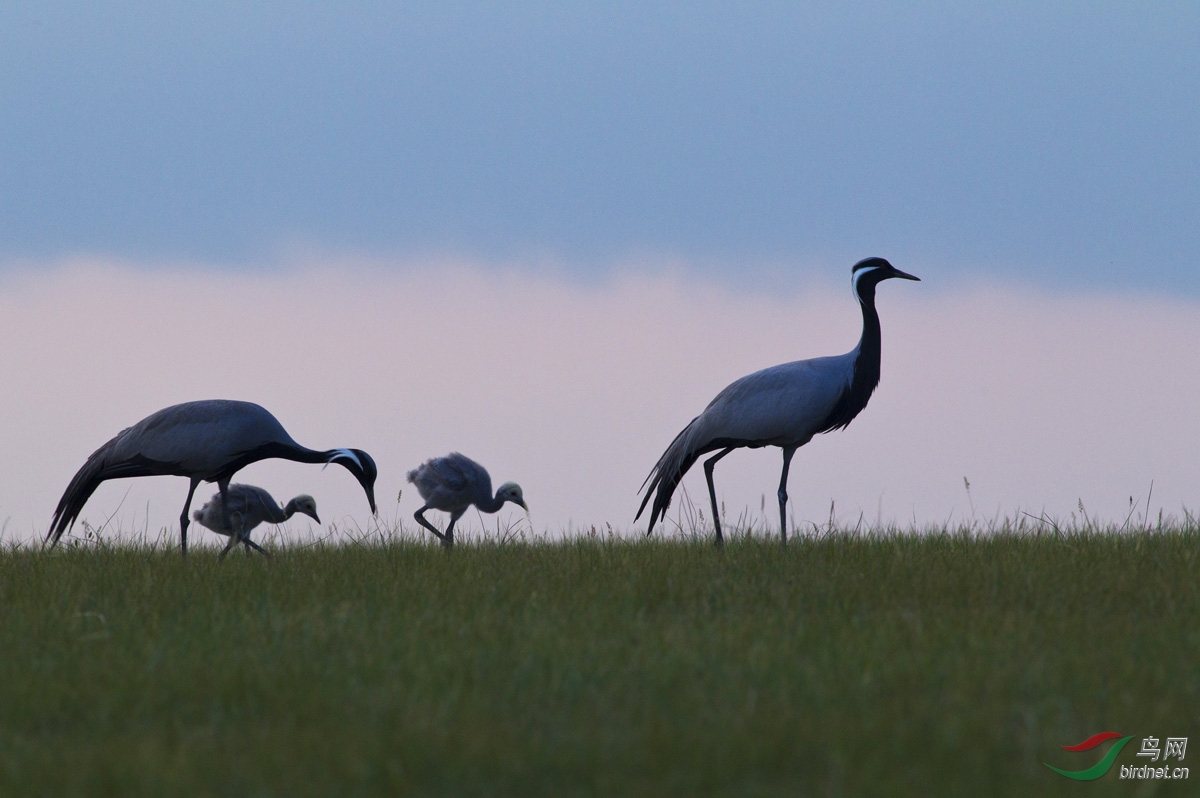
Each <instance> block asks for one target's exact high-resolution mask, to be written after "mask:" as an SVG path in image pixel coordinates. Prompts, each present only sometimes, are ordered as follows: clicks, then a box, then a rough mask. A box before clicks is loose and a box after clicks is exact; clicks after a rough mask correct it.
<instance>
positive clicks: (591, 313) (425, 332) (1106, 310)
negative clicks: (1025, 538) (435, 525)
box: [0, 257, 1200, 542]
mask: <svg viewBox="0 0 1200 798" xmlns="http://www.w3.org/2000/svg"><path fill="white" fill-rule="evenodd" d="M404 265H405V266H407V268H402V269H396V268H394V264H388V263H383V262H369V261H362V260H355V259H337V258H334V257H322V258H314V259H312V260H309V261H305V262H302V263H299V264H297V265H296V266H294V267H292V268H289V269H285V270H275V271H263V272H260V273H253V274H243V275H239V274H234V273H231V272H215V271H211V270H187V269H185V268H183V267H181V268H178V269H174V270H162V269H153V270H152V269H148V268H139V267H138V265H136V264H126V263H116V262H107V261H102V260H89V259H84V258H80V259H75V260H70V261H64V262H56V263H53V264H44V265H42V266H41V267H34V266H28V265H26V266H22V267H19V268H15V269H10V270H8V271H6V272H0V274H2V275H3V276H0V335H2V336H3V340H4V341H5V345H4V346H3V347H0V381H2V384H3V386H4V387H3V392H2V393H0V403H2V410H3V415H4V419H5V424H4V437H3V441H4V450H3V452H2V453H0V523H3V524H4V539H5V540H9V541H13V540H30V539H36V538H40V537H42V536H43V535H44V534H45V531H46V527H47V524H48V523H49V520H50V516H51V513H52V511H53V508H54V505H55V503H56V502H57V500H58V498H59V496H60V494H61V492H62V490H63V489H64V488H65V487H66V484H67V482H68V481H69V480H70V478H71V476H72V475H73V474H74V472H75V471H76V469H78V468H79V466H80V465H82V463H83V462H84V460H85V459H86V458H87V456H88V454H90V453H91V452H92V450H93V449H95V448H96V447H97V446H99V445H100V444H102V443H104V442H105V441H106V440H108V439H109V438H110V437H112V436H113V435H114V434H115V433H116V432H118V431H119V430H120V429H122V428H123V427H126V426H128V425H130V424H132V423H134V422H136V421H138V420H139V419H141V418H143V417H144V416H146V415H148V414H149V413H151V412H153V411H155V410H157V409H159V408H161V407H164V406H166V405H169V404H174V403H176V402H182V401H187V400H192V399H202V398H219V397H220V398H237V399H246V400H251V401H255V402H259V403H260V404H262V405H264V406H265V407H267V408H268V409H269V410H271V411H272V412H273V413H274V414H275V415H276V416H277V417H278V418H279V419H280V421H282V422H283V424H284V426H285V427H287V429H288V430H289V431H290V432H291V433H292V435H293V436H294V437H295V438H296V439H297V440H298V441H300V442H301V443H303V444H305V445H308V446H311V447H314V448H330V447H334V446H354V447H360V448H363V449H366V450H367V451H369V452H370V453H371V454H372V455H373V456H374V457H375V459H376V461H377V463H378V465H379V470H380V477H379V482H378V484H377V486H376V494H377V497H378V499H379V505H380V511H381V517H382V518H383V519H384V520H385V521H387V522H389V523H390V521H391V520H393V519H395V518H396V517H397V514H399V518H401V519H402V520H403V521H404V524H405V528H406V529H408V530H414V529H415V525H414V524H413V522H412V512H413V511H414V510H415V509H416V508H417V507H418V506H419V502H418V499H417V496H416V493H415V491H414V490H412V486H410V485H407V484H406V483H405V482H404V475H405V473H406V471H407V470H408V469H410V468H412V467H414V466H416V465H417V464H418V463H420V462H421V461H422V460H424V459H425V458H427V457H430V456H434V455H439V454H445V453H446V452H449V451H451V450H459V451H462V452H464V453H465V454H467V455H469V456H471V457H473V458H475V459H477V460H479V461H480V462H482V463H483V464H484V465H486V466H487V467H488V469H489V470H490V471H491V474H492V478H493V482H494V483H496V484H498V483H499V482H501V481H505V480H514V481H517V482H520V483H521V485H522V487H523V488H524V490H525V496H526V499H527V500H528V501H529V504H530V508H531V511H532V523H533V528H534V530H536V531H538V532H548V533H549V534H550V535H552V536H555V535H558V534H560V533H562V532H570V531H579V530H581V529H583V530H586V529H587V528H588V527H590V526H591V525H593V524H595V525H598V526H603V525H604V524H605V523H606V522H607V523H611V524H612V526H613V527H614V528H615V529H616V530H617V532H618V533H621V534H626V533H629V531H630V529H631V528H633V527H632V526H631V525H632V522H633V515H634V512H635V511H636V509H637V504H638V494H637V491H638V488H639V486H640V485H641V484H642V480H643V479H644V478H645V476H646V474H647V473H648V471H649V470H650V467H651V466H652V465H653V464H654V462H655V460H656V459H657V457H658V455H659V454H660V452H661V451H662V449H663V448H664V447H665V446H666V445H667V444H668V443H669V442H670V441H671V439H672V437H674V435H675V434H676V432H678V431H679V430H680V429H681V428H682V427H683V426H684V425H685V424H686V423H687V422H688V421H689V420H690V419H691V418H692V417H693V416H694V415H695V414H697V413H698V412H699V411H700V410H702V409H703V407H704V406H705V404H706V403H707V402H708V401H709V399H711V398H712V396H713V395H715V394H716V392H717V391H718V390H720V389H721V388H722V387H723V386H724V385H726V384H727V383H728V382H729V381H731V380H732V379H735V378H736V377H738V376H741V375H742V374H746V373H748V372H750V371H753V370H756V369H759V368H762V367H765V366H769V365H772V364H775V363H779V362H784V361H787V360H795V359H801V358H806V357H814V356H820V355H828V354H839V353H842V352H845V351H847V350H849V349H850V348H852V347H853V346H854V344H855V342H856V341H857V338H858V334H859V329H860V317H859V314H858V309H857V307H856V306H855V303H854V300H853V298H852V296H851V294H850V291H849V289H848V284H849V264H846V265H845V268H844V269H843V268H842V267H840V266H839V267H838V274H839V275H841V274H842V272H844V279H838V280H836V281H835V280H834V279H831V280H829V281H828V282H827V283H825V284H823V285H820V286H811V285H797V286H795V288H794V290H792V291H790V292H786V293H780V292H775V293H771V294H763V293H754V292H752V291H744V292H740V293H735V292H732V291H730V290H728V289H726V288H723V287H721V286H720V285H718V284H716V283H712V284H704V283H696V282H685V281H684V279H683V277H682V272H679V273H678V274H677V275H676V276H657V277H646V276H638V274H637V270H636V269H632V268H631V269H628V270H626V271H625V272H624V276H618V277H614V278H612V279H611V280H608V281H606V282H600V283H597V284H590V285H579V284H577V283H573V282H571V281H568V280H565V279H559V278H557V277H555V276H554V275H553V274H552V273H550V274H547V273H542V272H539V273H533V274H531V273H529V272H523V271H520V270H517V269H504V268H496V267H488V266H486V265H485V264H473V263H470V262H464V261H454V260H449V259H448V260H445V261H442V262H429V263H420V264H412V263H409V264H404ZM896 265H897V266H898V267H900V268H902V269H905V270H909V271H912V272H913V273H915V274H917V275H920V274H921V269H920V265H919V264H909V263H897V264H896ZM643 271H644V272H649V271H653V272H654V273H656V274H660V275H661V274H662V273H663V272H662V270H661V269H657V268H656V269H653V270H650V269H646V270H643ZM878 305H879V311H880V316H881V318H882V324H883V378H882V381H881V383H880V386H879V389H878V390H877V391H876V393H875V396H874V398H873V399H872V401H871V404H870V405H869V406H868V407H867V409H866V410H865V411H864V412H863V414H862V415H861V416H860V417H859V418H858V419H856V420H855V421H854V423H853V424H851V426H850V427H849V428H848V429H846V430H844V431H841V432H835V433H832V434H829V435H822V436H818V438H816V439H815V440H813V441H812V442H811V443H810V444H809V445H807V446H806V447H804V448H803V449H801V450H800V451H799V452H798V453H797V455H796V458H795V460H794V461H793V464H792V470H791V480H790V483H789V492H790V495H791V499H792V502H791V504H790V507H791V512H792V515H793V521H794V523H795V524H797V525H799V526H801V527H804V526H808V527H810V528H811V524H812V523H813V522H815V523H818V524H824V523H825V521H826V520H827V518H828V517H829V512H830V504H831V502H832V503H833V506H834V508H835V513H836V517H837V519H838V520H839V521H840V522H841V523H843V524H847V525H850V526H853V525H854V524H855V523H857V521H858V519H859V518H860V516H861V517H862V518H863V519H865V522H866V523H868V524H874V523H876V522H883V523H896V524H899V525H900V526H902V527H905V528H908V527H912V526H914V525H916V526H917V527H924V526H926V525H930V524H936V525H940V524H942V523H944V522H946V521H947V520H950V521H951V522H956V521H961V520H963V519H970V518H971V517H972V514H974V516H975V518H976V519H977V520H979V521H986V520H987V519H991V518H994V517H996V516H1000V517H1003V516H1009V517H1013V516H1016V515H1017V514H1018V513H1020V512H1022V511H1025V512H1029V513H1032V514H1033V515H1040V514H1041V513H1043V512H1045V513H1046V514H1047V516H1048V517H1051V518H1056V519H1059V520H1068V521H1069V519H1070V515H1071V513H1072V512H1076V513H1077V512H1078V503H1079V502H1082V503H1083V506H1084V507H1085V508H1086V511H1087V513H1088V514H1089V515H1091V516H1096V517H1099V518H1101V519H1104V520H1107V521H1116V522H1117V523H1118V524H1119V523H1120V522H1121V521H1123V520H1124V518H1125V516H1126V514H1127V513H1128V511H1129V506H1130V505H1129V502H1130V497H1131V496H1132V497H1133V499H1134V501H1135V502H1138V511H1137V517H1140V516H1141V513H1142V511H1143V508H1144V505H1145V501H1146V497H1147V494H1148V492H1149V491H1150V487H1151V483H1153V496H1152V497H1151V502H1150V510H1151V514H1152V515H1156V514H1157V513H1158V511H1159V509H1162V510H1163V511H1164V513H1166V514H1167V515H1174V516H1177V517H1179V516H1182V512H1183V508H1184V507H1186V508H1188V510H1189V511H1191V510H1193V509H1194V508H1195V507H1196V506H1197V491H1198V490H1200V462H1198V460H1200V458H1197V452H1198V451H1200V407H1198V403H1197V401H1196V398H1197V396H1200V365H1197V361H1196V358H1195V354H1194V348H1195V342H1196V341H1197V340H1200V305H1197V304H1196V303H1194V302H1180V301H1173V300H1170V299H1166V298H1160V297H1151V296H1118V295H1111V296H1105V295H1098V294H1082V295H1074V296H1071V295H1047V294H1042V293H1037V292H1034V291H1033V290H1032V289H1028V288H1024V287H1020V286H1005V285H995V284H984V283H978V284H975V285H957V286H955V287H951V288H945V287H939V286H937V285H935V284H932V283H929V282H923V283H907V282H905V283H901V282H900V281H896V282H894V283H885V284H884V285H883V286H881V288H880V291H879V302H878ZM779 467H780V455H779V452H778V450H776V449H763V450H757V451H742V452H737V453H734V454H733V455H730V456H729V457H727V458H725V459H724V460H723V461H722V462H721V464H720V465H719V466H718V467H717V470H716V478H717V487H718V492H719V496H720V498H721V499H722V500H723V502H724V504H725V507H726V514H727V517H728V518H729V519H730V520H736V519H737V518H738V517H739V516H741V515H742V514H743V513H748V514H749V516H750V517H752V518H754V519H755V520H757V521H762V520H764V514H763V513H762V512H761V507H762V505H763V502H764V498H763V497H764V495H765V497H766V499H765V503H766V513H765V520H766V521H767V522H768V523H769V524H770V526H771V528H772V529H774V527H775V525H776V523H777V521H776V520H773V519H775V510H774V509H773V504H774V500H773V496H774V489H775V485H776V483H777V480H778V475H779ZM964 477H966V478H968V479H969V480H970V483H971V492H970V496H968V494H967V491H966V490H965V488H964V484H963V478H964ZM238 479H239V481H246V482H251V483H254V484H260V485H262V486H263V487H266V488H267V489H268V490H270V491H271V492H272V493H273V494H274V495H275V497H276V498H278V499H280V500H286V499H287V498H290V497H291V496H292V495H295V494H296V493H302V492H307V493H311V494H313V495H314V496H315V497H316V498H317V502H318V506H319V508H320V513H321V516H322V519H323V520H324V521H326V522H327V523H330V522H331V523H334V524H337V525H339V526H350V527H351V528H354V527H358V528H362V529H364V530H367V529H369V528H370V524H371V522H370V520H369V511H368V510H367V506H366V502H365V500H364V498H363V496H362V493H361V490H360V489H359V488H358V486H357V484H356V483H355V482H354V481H353V479H352V478H351V477H350V476H349V475H348V474H346V473H345V472H344V471H342V470H341V469H337V468H331V469H328V470H325V471H322V470H321V469H319V468H317V467H314V466H305V465H299V464H292V463H261V464H256V465H254V466H251V467H249V468H247V469H245V470H243V471H242V472H241V473H240V475H239V478H238ZM685 486H686V488H687V491H688V493H689V494H690V496H691V498H692V500H693V501H694V502H696V504H697V505H698V506H702V507H706V506H707V501H706V499H705V488H704V479H703V474H702V472H701V469H699V468H698V467H697V468H696V469H694V470H693V472H692V473H689V475H688V477H687V478H686V480H685ZM186 489H187V483H186V481H185V480H183V479H180V478H169V477H159V478H154V479H138V480H122V481H116V482H112V483H108V484H106V485H104V486H102V487H101V489H100V490H98V491H97V492H96V494H95V495H94V496H93V497H92V499H91V501H90V502H89V503H88V505H87V507H86V508H85V509H84V512H83V515H82V516H81V518H84V519H87V520H88V521H89V522H90V523H92V524H93V525H99V524H100V523H102V522H103V521H104V520H105V518H106V517H108V516H109V515H112V514H114V513H115V514H116V516H115V518H114V519H113V522H112V523H113V524H115V525H116V526H118V527H119V528H121V529H125V530H141V529H142V528H143V527H146V528H148V529H149V530H150V531H151V533H152V536H156V535H157V531H158V529H160V528H161V527H163V526H170V527H172V529H174V528H175V527H176V526H177V518H178V515H179V510H180V508H181V506H182V502H183V499H184V496H185V494H186ZM401 489H404V490H403V495H402V497H401V499H400V501H399V505H398V506H397V503H396V495H397V492H398V491H400V490H401ZM212 490H213V488H212V486H208V485H205V486H202V487H201V488H200V489H199V490H198V491H197V502H196V504H195V505H194V506H198V504H199V503H200V502H202V501H203V500H205V499H207V497H208V496H209V495H210V494H211V492H212ZM972 504H973V506H974V510H972ZM679 508H680V501H679V499H678V497H677V499H676V502H675V504H674V505H673V506H672V509H671V512H670V514H669V522H670V521H673V520H674V519H676V518H677V517H678V513H679ZM432 515H434V516H436V515H437V514H436V513H435V514H432ZM522 517H523V515H522V514H521V513H520V512H519V511H515V512H513V513H511V514H510V513H508V512H507V511H505V512H502V513H501V522H502V523H504V522H506V521H514V520H517V519H518V518H522ZM485 520H486V522H487V524H488V526H489V528H492V529H494V528H495V524H496V519H494V518H492V517H487V518H485ZM644 520H645V519H643V521H642V522H641V523H639V525H638V526H640V527H643V528H644ZM461 523H462V527H461V528H462V529H463V530H464V531H466V532H470V531H471V530H476V531H477V530H479V528H480V518H479V516H478V515H476V514H474V513H469V514H468V515H467V516H465V517H464V518H463V521H462V522H461ZM307 525H308V520H307V519H303V521H302V522H293V523H291V524H290V525H289V526H288V527H287V528H286V531H285V532H284V535H285V537H293V538H297V539H300V538H303V537H305V536H307V535H309V534H317V533H319V531H318V530H315V529H314V530H310V529H309V528H308V526H307ZM194 530H195V531H194V534H193V536H191V537H192V540H195V541H200V542H216V536H215V535H212V534H211V533H208V532H205V531H201V530H198V529H195V528H194ZM172 534H174V533H172ZM262 534H263V533H262V532H260V533H258V536H262Z"/></svg>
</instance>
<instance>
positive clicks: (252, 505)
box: [192, 483, 321, 560]
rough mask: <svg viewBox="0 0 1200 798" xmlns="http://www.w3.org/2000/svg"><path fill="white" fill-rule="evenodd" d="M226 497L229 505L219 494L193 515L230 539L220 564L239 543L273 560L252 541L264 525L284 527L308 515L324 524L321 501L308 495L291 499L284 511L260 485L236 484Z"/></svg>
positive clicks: (197, 521)
mask: <svg viewBox="0 0 1200 798" xmlns="http://www.w3.org/2000/svg"><path fill="white" fill-rule="evenodd" d="M225 497H226V498H227V499H228V502H225V501H222V500H221V494H220V493H219V492H218V493H214V494H213V497H212V498H211V499H209V500H208V501H207V502H206V503H205V505H204V506H203V507H201V508H200V509H199V510H196V511H195V512H193V513H192V520H193V521H195V522H196V523H198V524H200V525H201V526H206V527H208V528H209V529H211V530H212V531H213V532H216V533H217V534H218V535H224V536H225V537H227V538H229V543H228V544H226V546H225V548H224V549H222V550H221V553H220V554H219V555H218V556H217V559H218V560H223V559H225V555H226V554H228V553H229V550H230V549H232V548H233V547H234V546H236V545H237V544H238V543H241V544H243V545H244V546H245V547H246V553H247V554H249V553H250V549H254V550H255V551H257V552H259V553H260V554H262V555H264V556H267V557H269V556H270V555H269V554H267V551H266V549H264V548H263V547H262V546H260V545H258V544H257V543H255V542H254V541H253V540H251V539H250V533H251V532H252V531H253V530H254V528H255V527H256V526H258V525H259V524H261V523H262V522H263V521H266V522H268V523H271V524H282V523H283V522H284V521H286V520H288V519H289V518H291V517H292V516H293V515H295V514H296V513H304V514H305V515H307V516H308V517H309V518H311V519H312V520H314V521H316V522H317V523H318V524H319V523H321V519H320V517H319V516H318V515H317V500H316V499H314V498H313V497H312V496H309V495H308V494H307V493H302V494H300V495H299V496H297V497H296V498H294V499H291V500H290V501H289V502H288V503H287V505H286V506H284V507H280V506H279V504H277V503H276V501H275V499H274V498H273V497H272V496H271V494H269V493H267V492H266V491H265V490H263V489H262V488H260V487H258V486H257V485H242V484H240V483H234V484H232V485H230V486H229V487H228V488H227V489H226V491H225ZM226 522H229V524H228V525H227V523H226Z"/></svg>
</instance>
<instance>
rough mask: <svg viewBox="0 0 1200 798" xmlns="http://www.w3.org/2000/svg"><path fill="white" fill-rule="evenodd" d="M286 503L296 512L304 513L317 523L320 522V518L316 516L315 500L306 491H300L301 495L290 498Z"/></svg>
mask: <svg viewBox="0 0 1200 798" xmlns="http://www.w3.org/2000/svg"><path fill="white" fill-rule="evenodd" d="M288 505H289V506H290V507H291V508H292V510H293V511H295V512H297V513H304V514H305V515H307V516H308V517H309V518H311V519H312V520H314V521H316V522H317V523H318V524H319V523H321V519H320V518H318V517H317V500H316V499H314V498H313V497H312V496H309V495H308V494H307V493H302V494H301V495H299V496H297V497H296V498H294V499H292V500H291V501H290V502H288Z"/></svg>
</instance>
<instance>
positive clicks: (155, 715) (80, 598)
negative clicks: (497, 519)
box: [0, 526, 1200, 796]
mask: <svg viewBox="0 0 1200 798" xmlns="http://www.w3.org/2000/svg"><path fill="white" fill-rule="evenodd" d="M1198 549H1200V533H1198V532H1197V530H1196V529H1195V528H1194V527H1191V526H1188V527H1186V528H1182V529H1172V530H1168V531H1160V532H1157V533H1155V532H1151V533H1136V534H1131V533H1127V534H1122V535H1118V534H1082V533H1076V534H1067V535H1046V536H1033V535H1011V534H1009V535H1003V534H1002V535H996V536H987V537H980V536H974V535H970V534H944V533H943V534H927V535H882V536H854V535H846V534H841V535H836V534H835V535H827V536H824V537H822V538H819V539H799V540H794V541H793V542H792V543H791V544H789V545H788V547H787V548H786V549H784V548H781V547H780V546H779V545H778V543H776V542H773V541H768V540H763V539H757V540H739V541H736V542H734V543H732V544H731V545H729V546H727V547H726V549H725V550H723V551H717V550H715V549H713V548H712V547H710V546H708V545H706V544H702V543H697V542H670V543H640V542H639V543H629V542H622V541H615V542H613V541H601V540H587V539H581V540H575V541H569V542H565V543H538V544H523V543H508V544H504V545H495V544H491V545H489V544H479V545H473V546H464V547H460V548H459V549H457V550H455V551H453V552H449V553H447V552H443V551H441V550H440V549H437V548H433V547H430V546H424V545H417V544H415V543H411V542H392V543H386V544H379V545H348V546H340V547H332V546H316V547H312V548H308V549H299V548H293V549H284V550H282V551H280V552H279V554H278V556H276V557H275V558H274V559H273V560H270V561H267V560H264V559H262V558H257V557H256V558H249V559H247V558H243V557H242V556H241V555H240V554H239V555H237V556H232V557H230V558H229V560H228V561H227V562H225V563H224V564H218V563H217V562H216V558H215V554H214V553H213V552H212V551H211V550H209V551H204V550H201V551H197V552H195V553H194V554H193V556H191V557H190V558H189V560H188V561H187V562H182V561H181V560H180V558H179V555H178V552H177V551H175V550H174V549H172V548H169V547H167V548H165V549H164V547H161V546H101V547H98V548H86V549H77V550H58V551H54V552H51V553H48V554H47V553H44V552H40V551H31V550H26V549H20V548H13V549H11V550H10V551H7V552H4V553H0V795H68V794H110V795H139V794H140V795H170V794H189V795H204V794H210V795H246V796H252V795H279V796H285V795H368V794H375V795H394V794H402V793H404V792H411V793H416V794H447V795H464V794H489V795H491V794H495V795H503V794H514V795H539V794H540V795H555V796H571V795H654V796H661V795H788V796H796V795H871V794H877V795H880V794H884V795H886V794H892V795H910V794H911V795H918V794H920V795H1061V794H1080V795H1097V796H1101V795H1131V794H1141V793H1140V792H1138V791H1139V790H1144V789H1146V788H1148V787H1149V788H1157V789H1159V791H1160V793H1162V794H1175V792H1176V791H1173V790H1171V789H1168V788H1170V787H1175V788H1179V787H1180V786H1182V785H1180V784H1175V785H1167V784H1163V783H1157V784H1151V783H1149V782H1142V783H1140V784H1133V783H1128V782H1123V781H1119V780H1118V779H1117V772H1116V771H1117V770H1118V769H1119V768H1114V769H1113V770H1112V771H1110V772H1109V774H1108V775H1107V776H1106V777H1104V778H1102V779H1100V780H1098V781H1095V782H1091V783H1076V782H1073V781H1070V780H1068V779H1065V778H1063V777H1061V776H1059V775H1056V774H1054V773H1052V772H1050V771H1049V770H1048V769H1047V768H1046V767H1045V766H1044V765H1043V762H1050V763H1052V764H1056V765H1058V766H1060V767H1063V768H1066V769H1083V768H1085V767H1087V766H1089V765H1091V764H1093V763H1094V762H1095V761H1097V760H1098V759H1099V754H1100V753H1101V752H1102V751H1103V750H1104V749H1098V750H1095V751H1092V752H1089V753H1068V752H1065V751H1062V750H1061V749H1060V748H1059V746H1061V745H1064V744H1072V743H1077V742H1080V741H1081V740H1083V739H1084V738H1086V737H1088V736H1090V735H1091V734H1093V733H1096V732H1099V731H1105V730H1115V731H1118V732H1121V733H1122V734H1129V735H1136V737H1135V739H1134V741H1133V742H1131V744H1130V745H1128V746H1127V747H1126V749H1125V751H1124V752H1123V753H1122V755H1121V757H1120V758H1119V759H1118V760H1117V761H1118V763H1125V764H1130V765H1141V764H1143V763H1144V760H1140V759H1138V758H1137V757H1136V756H1135V751H1136V750H1137V749H1138V746H1139V745H1140V742H1141V738H1142V737H1144V736H1150V735H1153V736H1156V737H1159V738H1160V739H1164V740H1165V738H1166V737H1168V736H1188V735H1195V736H1200V735H1198V734H1197V732H1200V723H1198V720H1200V718H1198V712H1200V679H1198V678H1197V673H1198V670H1197V669H1198V668H1200V591H1198V588H1197V578H1198V577H1200V553H1198ZM1192 744H1193V745H1200V742H1197V741H1196V740H1192ZM1189 759H1190V757H1189ZM1182 764H1184V765H1187V764H1188V761H1187V760H1185V761H1184V762H1183V763H1182ZM1195 780H1200V772H1197V773H1196V774H1195V776H1194V777H1193V779H1192V780H1190V781H1189V782H1184V783H1183V785H1187V784H1189V783H1191V781H1195Z"/></svg>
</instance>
